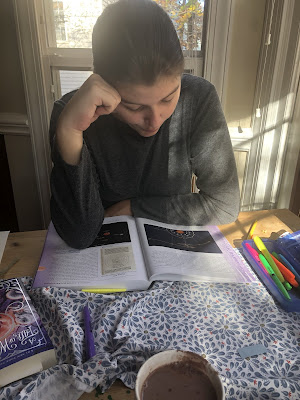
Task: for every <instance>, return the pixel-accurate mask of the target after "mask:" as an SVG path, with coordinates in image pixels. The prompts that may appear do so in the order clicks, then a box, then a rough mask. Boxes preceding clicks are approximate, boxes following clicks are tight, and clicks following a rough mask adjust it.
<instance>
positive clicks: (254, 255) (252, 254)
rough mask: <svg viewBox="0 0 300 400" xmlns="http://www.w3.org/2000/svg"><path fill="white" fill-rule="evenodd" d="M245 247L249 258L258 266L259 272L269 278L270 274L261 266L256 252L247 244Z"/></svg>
mask: <svg viewBox="0 0 300 400" xmlns="http://www.w3.org/2000/svg"><path fill="white" fill-rule="evenodd" d="M245 246H246V247H247V250H248V252H249V253H250V254H251V256H252V257H253V258H254V260H255V262H256V264H257V265H258V266H259V268H260V270H261V271H262V272H263V273H264V274H265V275H266V276H270V274H269V273H268V271H267V270H266V268H265V267H264V266H263V264H262V262H261V261H260V259H259V257H258V252H257V251H256V250H255V249H254V248H253V247H252V246H250V244H249V243H245Z"/></svg>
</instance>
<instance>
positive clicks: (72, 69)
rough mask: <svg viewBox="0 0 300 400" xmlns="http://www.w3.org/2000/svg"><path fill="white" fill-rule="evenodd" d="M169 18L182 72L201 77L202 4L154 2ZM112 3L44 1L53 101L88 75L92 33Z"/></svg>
mask: <svg viewBox="0 0 300 400" xmlns="http://www.w3.org/2000/svg"><path fill="white" fill-rule="evenodd" d="M155 1H156V2H157V3H158V4H160V5H161V6H162V7H163V8H164V9H165V10H166V11H167V13H168V14H169V16H170V18H171V19H172V21H173V23H174V26H175V28H176V30H177V32H178V36H179V39H180V42H181V46H182V49H183V53H184V57H185V72H188V73H192V74H195V75H199V76H201V75H202V69H203V68H202V66H203V61H202V60H203V56H202V47H203V46H202V32H203V15H204V0H190V1H186V0H168V1H167V0H155ZM113 2H115V0H44V7H43V8H44V10H43V11H44V13H43V14H44V22H45V29H44V40H42V52H43V53H44V54H47V55H48V60H49V64H50V65H49V66H50V69H51V74H50V75H49V79H51V81H52V82H51V83H50V82H49V84H50V85H51V87H52V93H53V94H54V98H55V99H57V98H60V97H61V96H62V95H63V94H65V93H67V92H68V91H71V90H74V89H77V88H78V87H80V86H81V84H82V83H83V82H84V81H85V80H86V79H87V77H88V76H89V75H90V74H91V71H92V51H91V47H92V30H93V26H94V24H95V22H96V20H97V18H98V16H99V15H100V14H101V13H102V11H103V9H104V8H105V7H106V6H107V5H109V4H111V3H113Z"/></svg>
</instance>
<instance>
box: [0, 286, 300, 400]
mask: <svg viewBox="0 0 300 400" xmlns="http://www.w3.org/2000/svg"><path fill="white" fill-rule="evenodd" d="M24 281H25V284H26V287H27V289H28V291H29V295H30V297H31V298H32V300H33V303H34V305H35V307H36V309H37V311H38V313H39V315H40V317H41V320H42V322H43V324H44V326H45V328H46V329H47V331H48V334H49V336H50V338H51V340H52V342H53V344H54V347H55V350H56V354H57V360H58V364H57V365H56V366H55V367H52V368H50V369H48V370H46V371H43V372H41V373H39V374H35V375H32V376H30V377H27V378H25V379H22V380H20V381H17V382H14V383H12V384H11V385H9V386H7V387H5V388H2V389H0V399H7V400H10V399H16V400H19V399H24V400H25V399H28V400H29V399H30V400H35V399H43V400H47V399H52V400H53V399H62V398H63V399H66V400H68V399H72V400H73V399H78V398H79V397H80V395H81V394H82V393H83V392H85V391H86V392H90V391H92V390H93V389H94V388H96V387H97V386H98V385H99V386H100V388H101V390H102V391H105V390H106V389H108V388H109V387H110V386H111V385H112V384H113V382H114V381H115V380H116V379H117V378H119V379H121V380H122V381H123V382H124V384H125V385H126V386H128V387H130V388H134V385H135V379H136V375H137V371H138V370H139V368H140V366H141V365H142V363H143V362H144V361H145V360H146V359H147V358H148V357H150V356H151V355H153V354H155V353H157V352H160V351H163V350H168V349H182V350H189V351H193V352H196V353H198V354H200V355H202V356H204V357H205V358H206V359H207V360H208V361H209V362H210V363H211V364H212V365H213V367H214V368H215V369H216V370H217V371H218V372H219V374H220V376H221V379H222V382H223V383H224V388H225V393H226V399H228V400H235V399H265V400H267V399H280V400H283V399H293V400H299V399H300V352H299V350H300V314H297V313H287V312H285V311H284V310H282V309H281V308H280V307H279V306H278V305H277V304H276V303H275V302H274V300H273V298H272V297H271V296H270V295H269V293H268V292H267V290H266V289H265V288H264V286H263V285H262V284H261V283H260V282H258V281H255V282H253V283H249V284H226V283H222V284H221V283H220V284H219V283H188V282H156V283H154V285H153V286H152V287H151V288H150V289H148V290H147V291H140V292H126V293H121V294H111V295H102V294H89V293H83V292H76V291H72V290H67V289H56V288H39V289H31V290H30V284H31V280H30V279H24ZM86 304H88V305H89V310H90V313H91V318H92V321H93V334H94V338H95V345H96V353H97V354H96V355H95V356H94V357H93V358H92V359H90V360H85V348H84V327H83V307H84V306H85V305H86ZM255 344H263V345H264V346H265V347H266V349H267V352H266V353H264V354H261V355H258V356H252V357H250V358H246V359H243V358H241V356H240V355H239V353H238V349H239V348H241V347H244V346H251V345H255Z"/></svg>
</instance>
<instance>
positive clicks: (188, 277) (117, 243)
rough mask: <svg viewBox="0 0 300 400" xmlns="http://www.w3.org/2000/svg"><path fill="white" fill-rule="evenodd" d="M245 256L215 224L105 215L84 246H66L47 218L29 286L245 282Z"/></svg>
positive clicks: (129, 286) (130, 287)
mask: <svg viewBox="0 0 300 400" xmlns="http://www.w3.org/2000/svg"><path fill="white" fill-rule="evenodd" d="M254 279H255V278H254V277H253V275H252V274H251V272H249V268H248V267H247V266H246V262H245V261H244V260H243V259H242V257H241V256H240V255H239V254H237V252H236V251H235V250H234V249H233V248H232V247H231V245H230V243H229V242H228V241H227V239H226V238H225V237H224V236H223V234H222V233H221V231H220V230H219V229H218V227H217V226H189V227H187V226H175V225H170V224H164V223H160V222H157V221H153V220H149V219H144V218H134V217H128V216H119V217H109V218H105V219H104V222H103V225H102V227H101V230H100V232H99V234H98V236H97V238H96V239H95V241H94V243H93V244H92V245H91V246H90V247H89V248H87V249H83V250H76V249H73V248H71V247H69V246H68V245H67V244H66V243H65V242H64V241H63V240H62V239H61V238H60V236H59V235H58V234H57V232H56V230H55V228H54V225H53V224H52V223H50V226H49V229H48V233H47V236H46V240H45V243H44V249H43V252H42V256H41V260H40V263H39V266H38V269H37V272H36V275H35V279H34V283H33V287H47V286H52V287H64V288H70V289H74V290H80V289H91V290H92V289H101V288H103V289H105V288H109V289H116V288H118V289H123V290H124V289H125V290H144V289H147V288H148V287H149V286H150V284H151V283H152V282H153V281H156V280H167V281H192V282H193V281H202V282H234V283H239V282H251V281H253V280H254Z"/></svg>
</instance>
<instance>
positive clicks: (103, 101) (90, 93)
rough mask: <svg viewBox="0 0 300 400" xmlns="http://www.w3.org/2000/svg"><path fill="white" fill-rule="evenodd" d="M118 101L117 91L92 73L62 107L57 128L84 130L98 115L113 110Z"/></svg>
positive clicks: (119, 99) (119, 98)
mask: <svg viewBox="0 0 300 400" xmlns="http://www.w3.org/2000/svg"><path fill="white" fill-rule="evenodd" d="M120 102H121V97H120V95H119V93H118V92H117V91H116V90H115V89H114V88H113V87H112V86H110V85H109V84H108V83H107V82H105V81H104V80H103V79H102V78H101V76H100V75H97V74H92V75H91V76H90V77H89V78H88V79H87V80H86V81H85V82H84V84H83V85H82V86H81V87H80V89H79V90H78V91H77V92H76V93H75V94H74V96H73V97H72V99H71V100H70V101H69V102H68V104H67V105H66V107H65V108H64V110H63V112H62V113H61V115H60V118H59V123H58V129H60V130H73V131H77V132H82V131H85V130H86V129H87V128H88V127H89V126H90V125H91V123H93V122H94V121H96V119H97V118H98V117H99V116H100V115H104V114H110V113H111V112H113V111H114V110H115V109H116V107H117V106H118V105H119V103H120Z"/></svg>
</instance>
